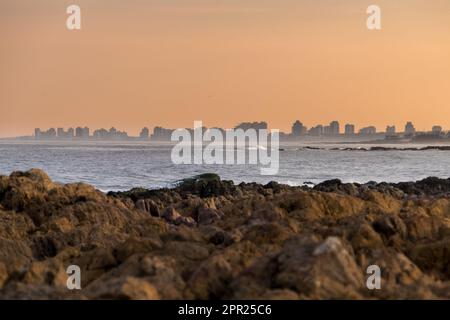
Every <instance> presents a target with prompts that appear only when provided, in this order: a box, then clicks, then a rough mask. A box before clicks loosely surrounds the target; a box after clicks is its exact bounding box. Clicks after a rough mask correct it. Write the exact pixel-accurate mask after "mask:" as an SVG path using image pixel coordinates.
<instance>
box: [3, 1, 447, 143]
mask: <svg viewBox="0 0 450 320" xmlns="http://www.w3.org/2000/svg"><path fill="white" fill-rule="evenodd" d="M70 4H78V5H79V6H80V7H81V10H82V11H81V14H82V30H80V31H69V30H67V29H66V18H67V14H66V8H67V6H68V5H70ZM371 4H377V5H379V6H380V7H381V9H382V28H383V29H382V30H381V31H369V30H368V29H367V28H366V19H367V14H366V9H367V7H368V6H369V5H371ZM297 119H299V120H301V121H302V122H303V123H304V124H305V125H307V126H308V127H311V126H312V125H316V124H318V123H328V122H330V121H331V120H335V119H336V120H339V121H340V122H341V125H342V126H343V125H344V124H345V123H346V122H351V123H355V124H356V126H357V129H358V128H360V127H362V126H367V125H371V124H373V125H376V126H377V127H378V129H380V130H384V129H385V126H386V125H388V124H395V125H397V127H398V128H403V126H404V123H405V122H406V121H408V120H410V121H413V122H414V123H415V125H416V127H417V128H418V129H422V130H424V129H430V128H431V126H432V125H434V124H439V125H442V126H443V127H444V128H446V129H450V1H449V0H433V1H430V0H396V1H392V0H369V1H364V0H348V1H345V0H308V1H306V0H305V1H302V0H127V1H122V0H96V1H94V0H71V1H63V0H38V1H36V0H0V137H6V136H16V135H31V134H32V133H33V129H34V128H35V127H41V128H49V127H69V126H73V127H75V126H80V125H82V126H85V125H86V126H89V127H91V129H94V128H99V127H105V128H109V127H111V126H115V127H116V128H118V129H121V130H127V131H128V132H129V134H132V135H135V134H137V133H138V132H139V130H140V128H142V127H143V126H148V127H153V126H155V125H162V126H165V127H172V128H176V127H192V125H193V121H194V120H203V122H204V124H205V125H206V126H222V127H232V126H233V125H235V124H236V123H238V122H240V121H253V120H255V121H256V120H265V121H268V122H269V125H270V127H272V128H279V129H281V130H286V131H287V130H289V129H290V127H291V124H292V122H293V121H294V120H297Z"/></svg>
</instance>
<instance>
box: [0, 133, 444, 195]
mask: <svg viewBox="0 0 450 320" xmlns="http://www.w3.org/2000/svg"><path fill="white" fill-rule="evenodd" d="M306 145H308V146H312V145H311V144H304V143H303V144H301V143H298V144H292V143H291V144H289V145H282V146H281V148H282V151H280V168H279V172H278V174H277V175H274V176H262V175H261V174H260V170H259V167H258V166H256V165H174V164H173V163H172V161H171V158H170V153H171V150H172V146H171V145H168V144H156V143H148V142H147V143H146V142H70V143H64V142H56V141H55V142H20V141H14V142H12V141H1V142H0V174H1V175H9V174H10V173H11V172H12V171H16V170H28V169H30V168H40V169H43V170H45V171H46V172H47V173H48V174H49V175H50V177H51V178H52V179H53V180H54V181H57V182H61V183H72V182H85V183H89V184H91V185H94V186H95V187H96V188H98V189H100V190H102V191H110V190H117V191H118V190H128V189H131V188H133V187H146V188H160V187H170V186H173V185H174V184H175V183H176V182H177V181H179V180H181V179H183V178H187V177H192V176H194V175H197V174H200V173H205V172H214V173H217V174H219V175H220V176H221V177H222V179H227V180H233V181H234V182H236V183H239V182H242V181H244V182H259V183H268V182H270V181H277V182H280V183H285V184H289V185H302V184H304V183H313V184H316V183H319V182H322V181H324V180H328V179H335V178H338V179H341V180H343V181H344V182H359V183H365V182H368V181H377V182H381V181H386V182H399V181H415V180H419V179H422V178H425V177H428V176H437V177H441V178H448V177H450V151H440V150H427V151H399V150H389V151H345V150H331V149H332V148H336V147H339V148H343V147H353V148H356V147H372V146H374V145H372V144H371V145H369V146H365V145H355V144H352V145H343V144H334V145H333V144H322V145H313V146H314V147H320V148H321V149H320V150H309V149H304V147H305V146H306ZM383 146H384V147H386V145H383ZM423 146H425V145H414V147H423ZM395 147H396V148H404V147H411V145H407V146H406V145H404V146H401V145H395Z"/></svg>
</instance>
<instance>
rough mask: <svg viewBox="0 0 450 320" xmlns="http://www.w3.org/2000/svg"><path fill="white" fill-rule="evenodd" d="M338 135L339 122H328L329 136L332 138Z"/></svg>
mask: <svg viewBox="0 0 450 320" xmlns="http://www.w3.org/2000/svg"><path fill="white" fill-rule="evenodd" d="M339 133H340V130H339V122H337V121H331V122H330V134H331V135H333V136H337V135H339Z"/></svg>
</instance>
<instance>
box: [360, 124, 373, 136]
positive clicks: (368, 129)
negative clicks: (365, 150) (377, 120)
mask: <svg viewBox="0 0 450 320" xmlns="http://www.w3.org/2000/svg"><path fill="white" fill-rule="evenodd" d="M376 133H377V128H375V127H374V126H370V127H365V128H362V129H361V130H359V134H362V135H371V134H376Z"/></svg>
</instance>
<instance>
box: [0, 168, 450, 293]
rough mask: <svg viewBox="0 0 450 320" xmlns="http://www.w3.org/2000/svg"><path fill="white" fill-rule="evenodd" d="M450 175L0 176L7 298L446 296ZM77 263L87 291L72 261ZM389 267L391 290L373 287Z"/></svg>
mask: <svg viewBox="0 0 450 320" xmlns="http://www.w3.org/2000/svg"><path fill="white" fill-rule="evenodd" d="M448 181H449V180H446V179H437V178H428V179H425V180H422V181H419V182H414V183H413V182H408V183H399V184H387V183H375V182H373V183H368V184H363V185H361V184H345V183H342V182H341V181H339V180H332V181H326V182H324V183H322V184H319V185H317V186H315V187H314V188H309V187H289V186H284V185H280V184H278V183H275V182H273V183H269V184H267V185H259V184H255V183H251V184H244V183H242V184H239V185H235V184H233V183H232V182H230V181H222V180H221V179H220V178H219V177H218V176H216V175H214V174H207V175H202V176H199V177H194V178H192V179H189V180H186V181H183V182H182V183H180V185H179V186H178V187H176V188H174V189H161V190H145V189H132V190H130V191H128V192H120V193H109V194H108V195H106V194H104V193H102V192H100V191H98V190H96V189H95V188H93V187H91V186H89V185H85V184H82V183H78V184H67V185H62V184H57V183H54V182H53V181H51V179H50V178H49V177H48V176H47V175H46V174H45V173H44V172H42V171H40V170H35V169H34V170H30V171H28V172H14V173H12V174H11V175H10V176H0V298H1V299H17V298H20V299H328V298H343V299H364V298H370V299H377V298H378V299H436V298H442V299H449V298H450V198H449V197H448V193H449V192H450V186H449V183H448ZM70 265H77V266H79V267H80V269H81V287H82V289H81V290H69V289H67V287H66V281H67V276H68V275H67V274H66V269H67V267H68V266H70ZM370 265H378V266H379V267H380V268H381V289H380V290H369V289H368V288H367V287H366V280H367V277H368V275H367V273H366V270H367V267H368V266H370Z"/></svg>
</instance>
